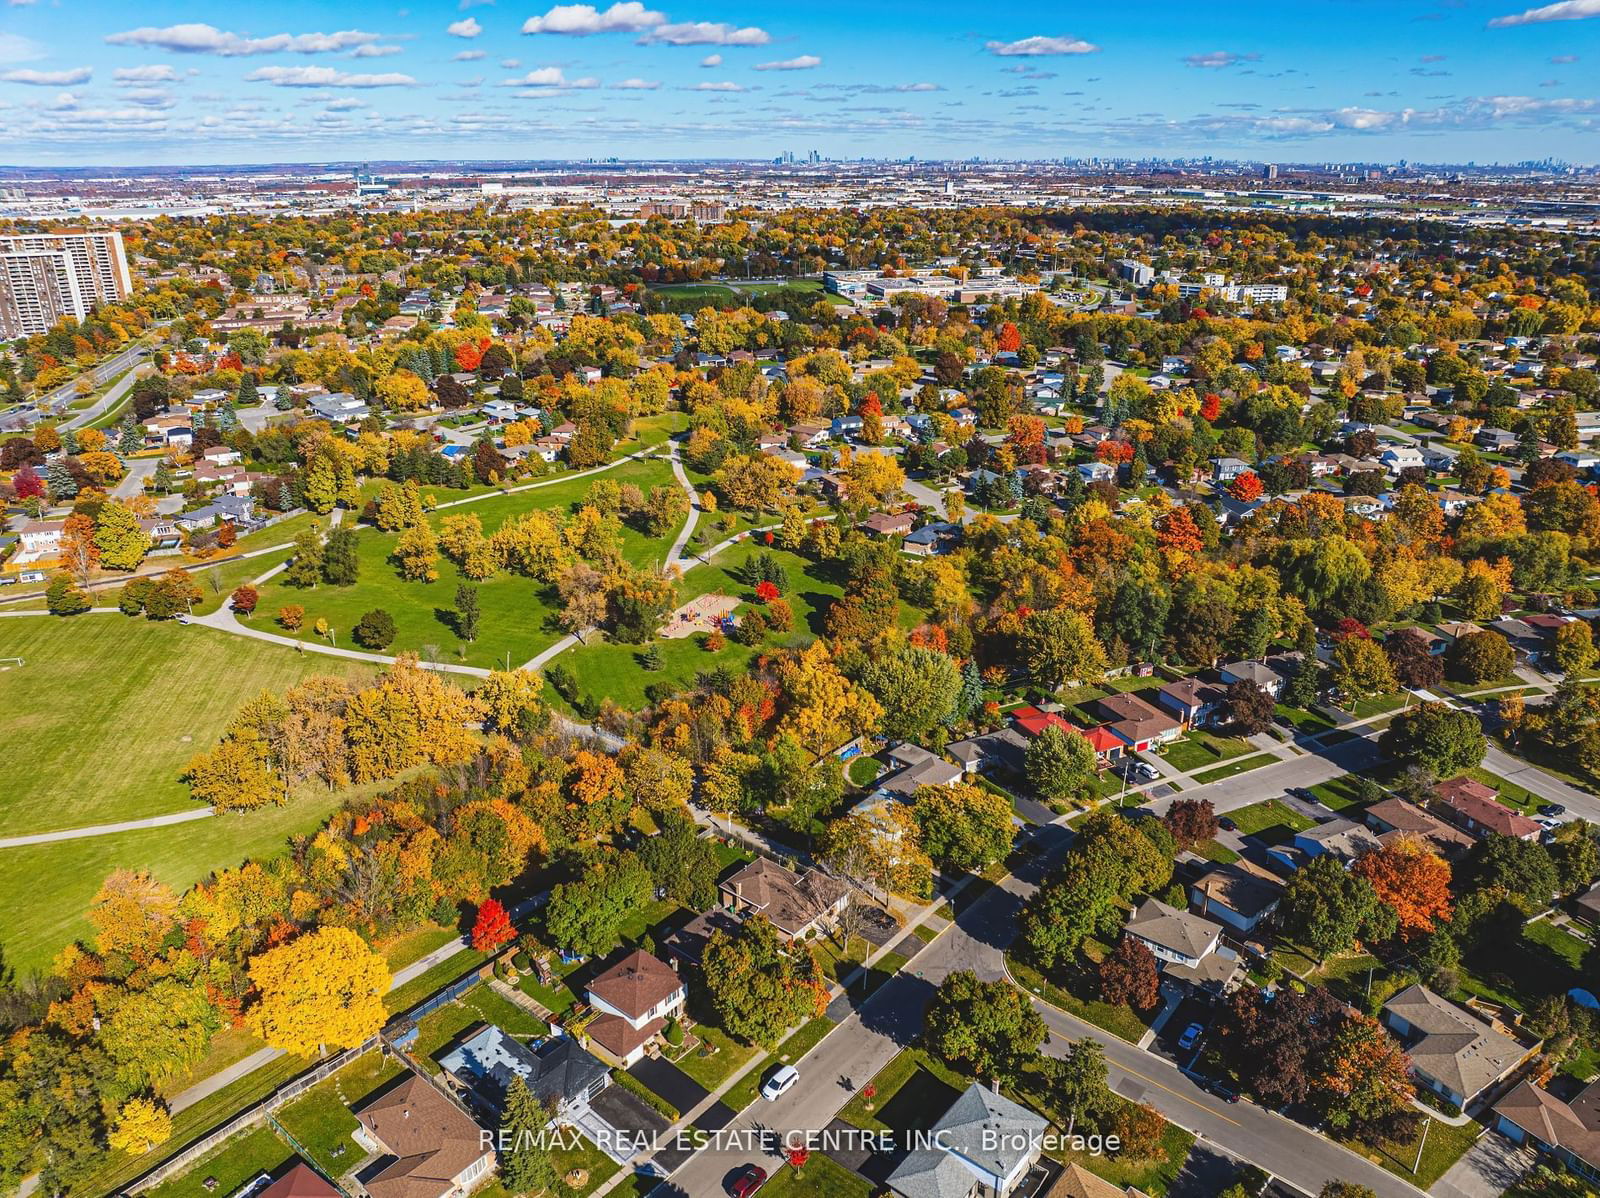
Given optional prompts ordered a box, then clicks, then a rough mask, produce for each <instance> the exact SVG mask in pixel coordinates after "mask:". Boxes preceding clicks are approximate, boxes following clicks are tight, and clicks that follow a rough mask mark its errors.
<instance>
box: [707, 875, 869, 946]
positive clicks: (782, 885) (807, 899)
mask: <svg viewBox="0 0 1600 1198" xmlns="http://www.w3.org/2000/svg"><path fill="white" fill-rule="evenodd" d="M719 889H720V890H721V892H722V902H723V905H724V906H725V907H727V908H728V910H730V911H735V912H738V913H739V914H741V915H750V914H757V913H759V914H761V915H765V916H766V917H767V918H768V919H769V920H771V921H772V924H773V926H774V927H776V928H777V929H778V931H779V932H781V933H782V934H783V935H784V936H786V937H788V938H789V939H790V940H795V939H799V938H801V937H803V936H805V935H807V934H808V933H811V932H816V931H821V930H823V929H825V928H827V927H830V926H831V925H832V924H833V922H834V920H836V919H837V918H838V916H839V913H840V912H842V911H843V910H844V909H845V906H846V904H847V903H849V901H850V889H849V887H847V886H846V885H845V884H844V883H843V882H840V881H839V880H838V879H837V878H831V877H829V876H828V875H827V874H825V873H823V872H822V871H821V870H818V869H808V870H806V872H805V873H804V874H795V873H792V872H791V871H789V870H787V869H785V868H784V867H783V866H781V865H779V864H777V863H776V862H774V861H769V860H767V858H765V857H758V858H756V860H754V861H752V862H751V863H750V864H749V865H747V866H745V867H744V868H743V869H741V870H740V871H739V872H738V873H736V874H734V875H733V876H732V877H731V878H727V879H726V880H724V881H723V882H722V883H721V885H720V886H719Z"/></svg>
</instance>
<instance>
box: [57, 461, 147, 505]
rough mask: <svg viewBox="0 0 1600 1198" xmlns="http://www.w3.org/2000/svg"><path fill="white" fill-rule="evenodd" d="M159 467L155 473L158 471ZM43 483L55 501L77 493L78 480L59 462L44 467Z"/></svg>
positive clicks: (68, 497)
mask: <svg viewBox="0 0 1600 1198" xmlns="http://www.w3.org/2000/svg"><path fill="white" fill-rule="evenodd" d="M159 472H160V471H159V468H158V470H157V473H159ZM44 481H45V485H46V486H48V487H49V488H50V496H51V498H52V499H54V500H55V501H56V502H57V503H60V502H62V501H64V500H67V499H72V498H74V497H75V496H76V495H77V494H78V480H77V479H75V478H73V477H72V471H70V470H68V469H67V468H66V467H65V466H63V465H62V464H61V463H60V462H52V463H50V465H48V466H46V467H45V469H44Z"/></svg>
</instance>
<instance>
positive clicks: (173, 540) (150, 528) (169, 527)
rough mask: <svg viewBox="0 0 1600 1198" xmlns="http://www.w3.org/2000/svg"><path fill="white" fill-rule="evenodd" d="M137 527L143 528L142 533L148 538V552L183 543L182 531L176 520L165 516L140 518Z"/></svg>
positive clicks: (172, 547) (174, 547)
mask: <svg viewBox="0 0 1600 1198" xmlns="http://www.w3.org/2000/svg"><path fill="white" fill-rule="evenodd" d="M139 527H140V528H142V529H144V535H145V536H147V537H149V538H150V552H151V553H158V552H162V551H164V550H168V549H176V548H177V547H178V546H179V545H181V544H183V532H182V530H181V529H179V527H178V525H177V522H176V521H174V520H171V519H169V518H168V517H166V516H156V517H154V518H151V519H141V520H140V521H139Z"/></svg>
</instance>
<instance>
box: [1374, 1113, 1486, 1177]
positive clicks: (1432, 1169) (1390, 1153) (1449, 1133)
mask: <svg viewBox="0 0 1600 1198" xmlns="http://www.w3.org/2000/svg"><path fill="white" fill-rule="evenodd" d="M1427 1123H1428V1124H1429V1125H1430V1126H1429V1127H1428V1128H1427V1137H1428V1139H1427V1143H1426V1144H1423V1142H1422V1136H1423V1129H1422V1128H1421V1127H1418V1129H1417V1134H1416V1135H1414V1136H1412V1137H1410V1138H1409V1139H1408V1140H1407V1141H1406V1142H1405V1143H1403V1144H1395V1143H1385V1144H1383V1145H1381V1146H1380V1147H1378V1148H1368V1147H1366V1146H1365V1145H1363V1144H1355V1143H1347V1144H1346V1145H1345V1146H1346V1147H1347V1148H1350V1149H1351V1150H1353V1151H1355V1152H1357V1153H1359V1154H1360V1155H1361V1156H1364V1157H1366V1158H1367V1159H1368V1160H1370V1161H1373V1162H1374V1163H1376V1164H1379V1165H1382V1166H1383V1167H1384V1168H1385V1169H1387V1170H1389V1172H1391V1173H1393V1174H1394V1175H1395V1176H1396V1177H1400V1178H1403V1179H1404V1180H1406V1181H1408V1182H1410V1183H1411V1184H1412V1185H1414V1186H1417V1187H1418V1188H1420V1189H1424V1190H1426V1189H1427V1188H1429V1187H1430V1186H1432V1185H1433V1183H1434V1182H1436V1181H1438V1180H1439V1179H1440V1178H1441V1177H1443V1176H1444V1175H1445V1173H1447V1172H1448V1171H1449V1169H1450V1166H1451V1165H1453V1164H1455V1163H1456V1162H1457V1161H1458V1160H1460V1159H1461V1158H1462V1156H1463V1155H1465V1154H1466V1151H1467V1149H1469V1148H1471V1147H1472V1145H1473V1144H1474V1143H1475V1142H1476V1141H1477V1139H1478V1137H1479V1136H1480V1135H1482V1134H1483V1124H1481V1123H1478V1122H1476V1121H1474V1120H1469V1121H1468V1122H1467V1123H1466V1124H1464V1125H1463V1126H1461V1127H1452V1126H1451V1125H1450V1124H1448V1123H1445V1122H1444V1121H1443V1120H1440V1119H1429V1120H1427ZM1419 1146H1421V1148H1422V1161H1421V1164H1420V1165H1418V1167H1417V1171H1416V1172H1415V1173H1412V1171H1411V1166H1412V1164H1413V1163H1414V1162H1416V1160H1417V1148H1418V1147H1419Z"/></svg>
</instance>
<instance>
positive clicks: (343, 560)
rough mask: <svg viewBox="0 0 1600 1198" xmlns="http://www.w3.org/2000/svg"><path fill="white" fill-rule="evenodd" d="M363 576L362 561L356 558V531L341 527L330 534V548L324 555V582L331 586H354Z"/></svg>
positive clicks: (328, 547)
mask: <svg viewBox="0 0 1600 1198" xmlns="http://www.w3.org/2000/svg"><path fill="white" fill-rule="evenodd" d="M360 574H361V559H360V558H358V557H357V556H356V530H355V529H353V528H345V527H344V526H342V525H341V526H340V527H338V528H335V529H333V530H332V531H331V532H329V533H328V546H327V549H326V551H325V552H324V553H323V555H322V580H323V581H324V582H326V583H328V584H329V585H330V586H336V587H348V586H354V585H355V582H356V579H357V578H358V577H360Z"/></svg>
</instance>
